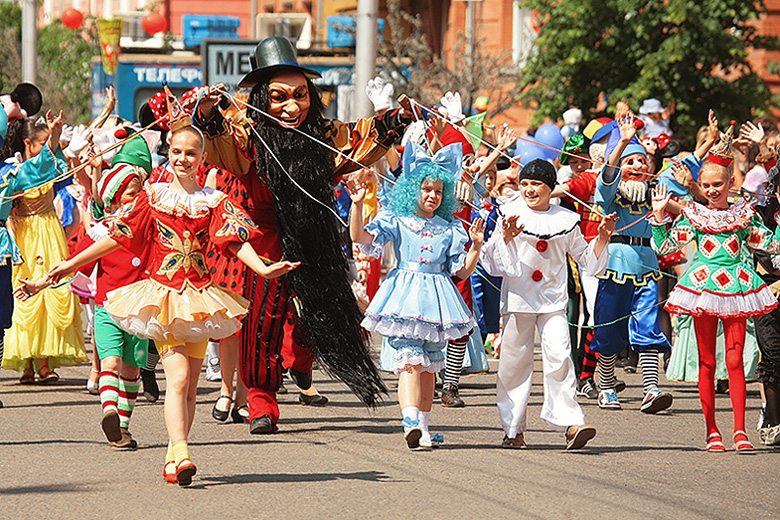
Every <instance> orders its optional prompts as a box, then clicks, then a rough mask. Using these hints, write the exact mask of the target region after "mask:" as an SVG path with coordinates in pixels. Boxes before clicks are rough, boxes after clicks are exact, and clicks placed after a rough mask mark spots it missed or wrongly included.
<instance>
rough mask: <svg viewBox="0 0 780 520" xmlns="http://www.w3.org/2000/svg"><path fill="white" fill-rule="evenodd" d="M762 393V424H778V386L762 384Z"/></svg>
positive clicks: (779, 419)
mask: <svg viewBox="0 0 780 520" xmlns="http://www.w3.org/2000/svg"><path fill="white" fill-rule="evenodd" d="M764 394H766V409H765V410H764V426H766V427H769V426H777V425H778V424H780V386H778V385H772V384H764Z"/></svg>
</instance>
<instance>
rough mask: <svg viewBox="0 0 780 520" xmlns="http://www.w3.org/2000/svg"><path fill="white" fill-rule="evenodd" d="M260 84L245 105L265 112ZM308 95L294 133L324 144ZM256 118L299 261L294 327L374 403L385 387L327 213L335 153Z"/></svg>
mask: <svg viewBox="0 0 780 520" xmlns="http://www.w3.org/2000/svg"><path fill="white" fill-rule="evenodd" d="M262 87H263V85H258V86H257V87H255V89H253V91H252V94H251V95H250V98H249V102H250V104H252V105H254V106H257V107H260V108H262V109H263V110H267V108H266V107H267V106H268V102H267V85H265V89H262ZM263 90H264V91H263ZM310 92H311V93H312V95H311V98H312V103H311V107H310V110H309V113H308V116H307V118H306V120H305V121H304V122H303V123H302V124H301V125H300V126H299V127H298V130H300V131H302V132H304V133H306V134H307V135H308V136H311V137H314V138H316V139H317V140H319V141H324V139H323V135H322V134H323V131H322V128H323V121H322V117H321V115H320V114H321V113H322V112H321V110H322V107H321V103H320V102H319V97H318V96H317V95H316V93H315V90H314V87H313V85H311V83H310ZM263 98H265V99H263ZM253 117H254V119H255V120H256V121H257V126H256V127H255V129H256V131H257V133H256V134H255V133H253V140H254V146H255V153H256V163H257V171H258V175H259V176H260V177H261V178H262V179H263V180H265V182H266V183H267V184H268V187H269V188H270V190H271V193H272V194H273V199H274V208H275V209H276V220H277V225H278V227H279V236H280V240H281V243H282V251H283V253H284V258H285V260H290V261H295V262H298V261H299V262H301V265H300V267H298V268H297V269H295V270H293V271H292V272H290V273H289V274H287V275H286V276H287V278H288V280H289V284H290V289H291V292H292V295H293V296H294V297H296V298H298V301H299V302H300V304H301V312H300V314H301V316H300V320H299V321H298V324H297V325H296V326H301V327H303V328H302V332H303V334H300V335H299V337H300V338H304V339H305V341H306V344H305V345H304V346H306V347H309V348H311V349H312V350H313V351H314V353H315V354H316V355H318V356H319V357H320V359H321V360H322V361H323V364H324V365H325V368H326V370H327V371H328V372H329V373H330V374H332V375H333V376H335V377H336V378H338V379H339V380H341V381H342V382H344V383H345V384H346V385H347V386H349V387H350V389H351V390H352V391H353V392H355V394H357V395H358V397H360V399H361V400H362V401H363V402H364V403H365V404H366V405H368V406H375V405H376V404H377V402H378V399H379V394H380V393H386V392H387V389H386V388H385V385H384V383H383V382H382V379H381V377H380V376H379V373H378V372H377V369H376V366H375V365H374V363H373V361H372V360H371V356H370V352H369V349H368V346H367V344H366V342H365V334H364V331H363V329H362V328H361V326H360V322H361V321H362V318H363V315H362V313H361V312H360V309H359V308H358V305H357V301H356V299H355V296H354V294H353V293H352V289H351V286H350V282H351V277H350V274H349V264H348V261H347V257H346V255H345V253H344V249H343V247H344V241H343V240H342V237H341V228H342V226H341V224H340V223H339V222H338V220H337V219H336V217H335V215H334V214H333V213H331V211H330V210H329V208H334V207H335V196H334V193H333V187H334V185H335V182H336V175H335V172H334V164H335V162H334V153H333V152H331V151H330V150H328V149H327V148H325V147H324V146H322V145H321V144H319V143H317V142H315V141H314V140H312V139H309V138H308V137H306V136H304V135H301V134H300V133H299V132H297V131H296V130H293V129H290V128H285V127H282V126H280V125H278V124H277V123H276V122H274V121H272V120H270V119H268V118H267V117H266V116H264V115H262V114H253ZM258 135H259V136H261V137H262V139H261V138H260V137H258ZM269 149H270V151H269ZM272 152H273V153H272ZM277 159H278V162H277ZM279 163H281V165H282V166H283V168H284V169H282V167H280V164H279ZM285 170H286V172H285ZM288 174H289V175H288ZM291 176H292V179H294V180H295V182H293V180H292V179H291ZM296 183H297V185H296ZM299 186H300V187H299ZM301 188H302V189H301ZM303 190H305V191H306V192H307V193H308V194H310V195H311V196H312V197H314V198H315V199H317V201H320V202H322V204H320V203H318V202H316V201H315V200H312V198H311V197H309V196H308V195H307V194H306V193H304V191H303Z"/></svg>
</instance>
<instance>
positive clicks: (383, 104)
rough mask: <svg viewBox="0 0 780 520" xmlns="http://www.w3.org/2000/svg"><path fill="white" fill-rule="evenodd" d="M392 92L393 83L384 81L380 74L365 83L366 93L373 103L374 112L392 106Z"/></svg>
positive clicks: (393, 90)
mask: <svg viewBox="0 0 780 520" xmlns="http://www.w3.org/2000/svg"><path fill="white" fill-rule="evenodd" d="M393 92H395V87H393V84H392V83H386V82H385V80H384V79H382V77H381V76H377V77H375V78H374V79H370V80H368V84H367V85H366V95H367V96H368V99H370V100H371V102H372V103H373V104H374V112H379V111H381V110H387V109H388V108H390V107H391V106H393V102H392V101H391V100H392V99H393Z"/></svg>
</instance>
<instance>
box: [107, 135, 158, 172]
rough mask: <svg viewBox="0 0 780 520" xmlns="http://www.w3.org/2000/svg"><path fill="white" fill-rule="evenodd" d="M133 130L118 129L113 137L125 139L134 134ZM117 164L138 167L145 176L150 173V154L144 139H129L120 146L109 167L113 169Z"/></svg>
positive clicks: (140, 137)
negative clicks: (144, 171) (142, 170)
mask: <svg viewBox="0 0 780 520" xmlns="http://www.w3.org/2000/svg"><path fill="white" fill-rule="evenodd" d="M135 133H136V132H135V130H133V129H132V128H120V129H119V130H117V131H116V133H115V134H114V136H115V137H116V138H117V139H124V138H125V137H128V136H131V135H133V134H135ZM119 163H126V164H134V165H136V166H140V167H141V168H143V169H144V170H146V173H147V174H151V173H152V154H151V152H150V151H149V145H148V144H146V139H144V138H143V136H138V137H136V138H135V139H131V140H129V141H128V142H126V143H125V144H123V145H122V148H120V149H119V153H117V154H116V155H115V156H114V159H113V160H112V161H111V167H112V168H113V167H114V166H116V165H117V164H119Z"/></svg>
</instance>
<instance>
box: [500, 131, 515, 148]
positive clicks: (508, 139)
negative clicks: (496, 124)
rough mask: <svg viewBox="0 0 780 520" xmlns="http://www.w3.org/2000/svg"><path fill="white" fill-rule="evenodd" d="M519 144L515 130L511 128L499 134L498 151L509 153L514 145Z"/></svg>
mask: <svg viewBox="0 0 780 520" xmlns="http://www.w3.org/2000/svg"><path fill="white" fill-rule="evenodd" d="M516 142H517V135H516V134H515V132H514V130H511V129H510V128H504V129H502V130H501V133H499V134H498V149H499V150H501V151H502V152H505V151H507V150H508V149H509V148H510V147H511V146H512V145H513V144H515V143H516Z"/></svg>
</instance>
